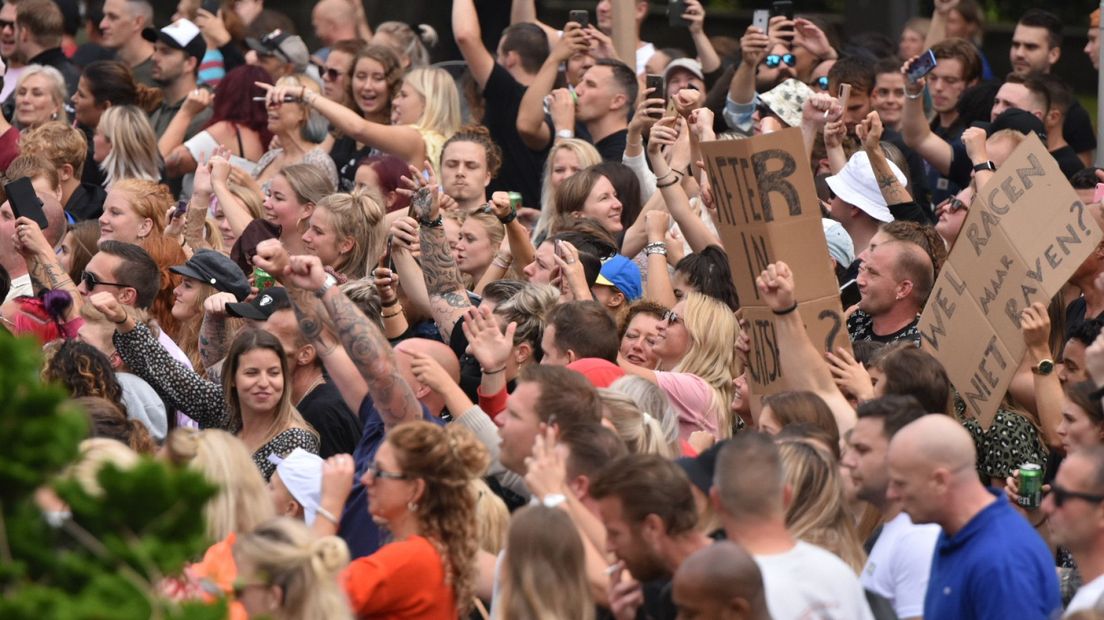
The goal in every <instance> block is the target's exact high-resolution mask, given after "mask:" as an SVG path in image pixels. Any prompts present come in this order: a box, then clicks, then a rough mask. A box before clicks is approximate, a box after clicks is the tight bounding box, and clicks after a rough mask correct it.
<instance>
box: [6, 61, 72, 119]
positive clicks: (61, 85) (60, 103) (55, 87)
mask: <svg viewBox="0 0 1104 620" xmlns="http://www.w3.org/2000/svg"><path fill="white" fill-rule="evenodd" d="M36 75H40V76H42V77H44V78H46V79H47V80H48V81H49V82H50V85H49V86H48V87H47V90H48V91H49V93H50V98H51V99H53V100H54V105H56V106H57V112H55V113H54V116H53V117H52V118H51V119H50V120H55V121H61V122H63V123H68V122H69V117H68V116H66V114H65V101H66V100H67V99H68V97H66V93H67V91H68V89H67V88H66V86H65V78H64V77H63V76H62V75H61V71H58V70H57V69H55V68H54V67H51V66H49V65H29V66H27V67H25V68H24V69H23V72H22V73H20V74H19V81H17V82H16V83H15V91H13V95H12V101H15V96H14V93H15V92H18V91H19V89H20V88H21V87H22V86H23V83H24V82H26V81H27V79H28V78H30V77H33V76H36ZM13 115H14V114H13ZM43 124H45V123H43Z"/></svg>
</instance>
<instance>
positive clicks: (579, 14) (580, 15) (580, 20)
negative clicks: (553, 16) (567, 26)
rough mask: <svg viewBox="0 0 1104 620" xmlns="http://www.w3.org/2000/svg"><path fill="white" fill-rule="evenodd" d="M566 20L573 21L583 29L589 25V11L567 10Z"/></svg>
mask: <svg viewBox="0 0 1104 620" xmlns="http://www.w3.org/2000/svg"><path fill="white" fill-rule="evenodd" d="M567 21H569V22H575V23H576V24H579V25H580V26H582V27H583V28H584V29H585V28H586V27H587V26H589V25H590V13H588V12H587V11H579V10H574V11H569V12H568V13H567Z"/></svg>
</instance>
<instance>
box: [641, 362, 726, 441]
mask: <svg viewBox="0 0 1104 620" xmlns="http://www.w3.org/2000/svg"><path fill="white" fill-rule="evenodd" d="M655 377H656V385H658V386H659V388H660V389H661V390H663V391H664V392H665V393H666V394H667V398H669V399H670V400H671V406H673V407H674V408H675V411H677V412H678V416H679V439H682V440H684V441H685V440H688V439H689V438H690V433H693V432H694V431H709V433H710V434H712V435H713V436H714V437H717V438H718V439H719V438H720V437H719V435H718V434H717V417H716V414H715V413H714V406H713V389H712V388H710V387H709V384H708V383H706V382H705V379H702V378H701V377H699V376H698V375H694V374H690V373H688V372H662V371H658V370H657V371H656V373H655Z"/></svg>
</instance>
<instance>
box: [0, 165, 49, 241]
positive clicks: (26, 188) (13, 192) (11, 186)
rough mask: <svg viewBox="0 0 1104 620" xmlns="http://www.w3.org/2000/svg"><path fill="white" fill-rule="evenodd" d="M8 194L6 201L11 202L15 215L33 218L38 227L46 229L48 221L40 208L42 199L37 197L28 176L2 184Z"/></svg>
mask: <svg viewBox="0 0 1104 620" xmlns="http://www.w3.org/2000/svg"><path fill="white" fill-rule="evenodd" d="M4 191H5V192H6V193H7V194H8V203H9V204H11V210H12V213H14V214H15V217H26V218H30V219H32V220H34V222H35V223H36V224H38V227H39V228H41V229H42V230H46V227H47V226H49V225H50V222H49V221H48V220H47V219H46V212H45V211H43V210H42V201H41V200H39V199H38V194H36V193H35V190H34V186H33V185H31V178H30V177H23V178H21V179H16V180H14V181H12V182H11V183H8V184H7V185H5V186H4Z"/></svg>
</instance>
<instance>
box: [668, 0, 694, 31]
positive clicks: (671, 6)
mask: <svg viewBox="0 0 1104 620" xmlns="http://www.w3.org/2000/svg"><path fill="white" fill-rule="evenodd" d="M685 12H686V0H671V1H670V2H669V3H668V4H667V23H668V24H669V25H670V26H671V27H672V28H689V27H690V20H688V19H686V18H684V17H683V16H682V14H683V13H685Z"/></svg>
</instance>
